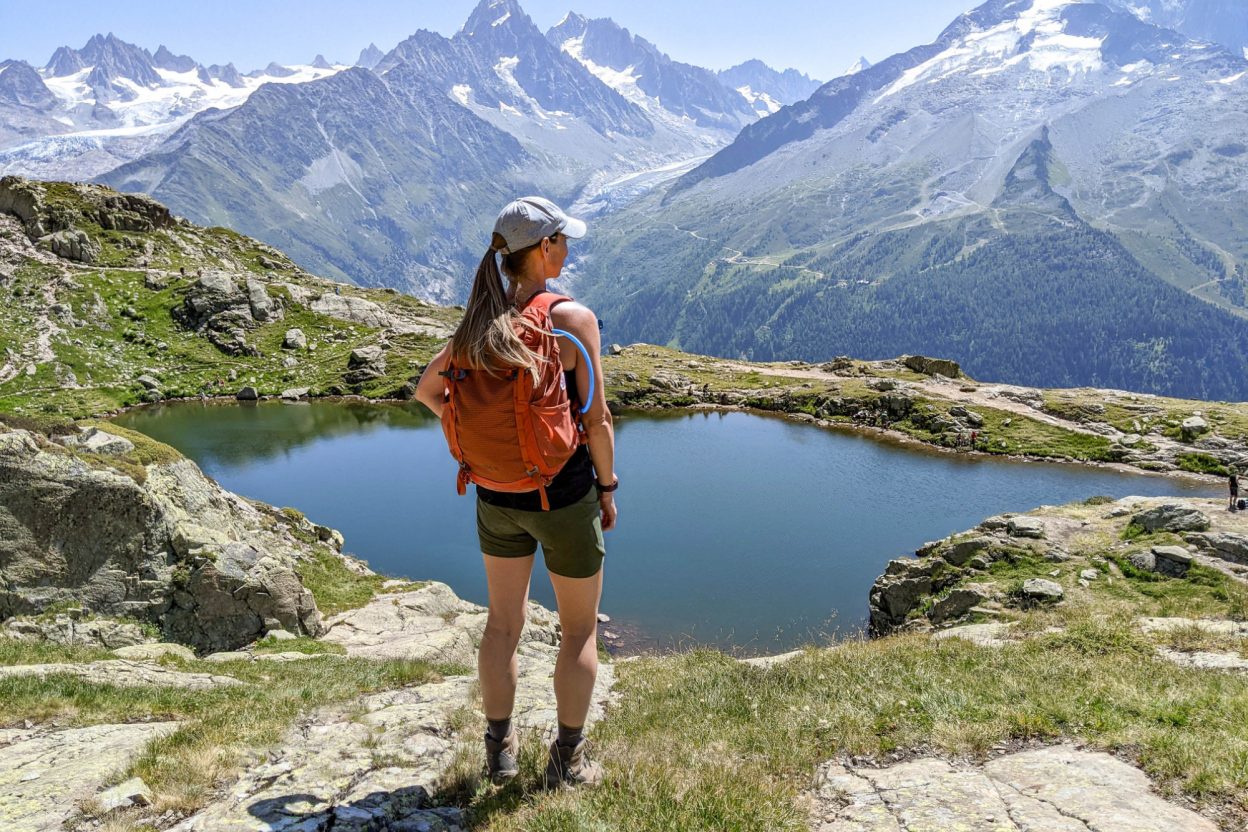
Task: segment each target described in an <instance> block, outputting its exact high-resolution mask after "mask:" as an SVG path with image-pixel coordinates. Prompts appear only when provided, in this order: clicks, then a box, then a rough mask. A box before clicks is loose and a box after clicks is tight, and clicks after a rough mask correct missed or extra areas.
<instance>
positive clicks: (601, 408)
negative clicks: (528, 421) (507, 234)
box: [550, 302, 618, 530]
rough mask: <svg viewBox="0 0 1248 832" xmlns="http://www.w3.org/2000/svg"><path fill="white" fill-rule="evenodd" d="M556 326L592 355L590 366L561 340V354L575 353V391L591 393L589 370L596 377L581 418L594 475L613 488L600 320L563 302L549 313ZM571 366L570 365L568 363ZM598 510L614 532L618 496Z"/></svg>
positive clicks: (602, 498)
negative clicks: (600, 354)
mask: <svg viewBox="0 0 1248 832" xmlns="http://www.w3.org/2000/svg"><path fill="white" fill-rule="evenodd" d="M550 316H551V319H552V321H553V322H554V325H555V326H556V327H558V328H559V329H564V330H567V331H568V332H571V333H572V334H573V335H575V336H576V337H577V339H578V340H579V341H580V342H581V343H582V344H583V345H584V346H585V351H586V352H588V353H589V360H590V365H589V366H587V365H586V363H585V360H584V356H582V355H581V354H580V351H579V350H577V349H576V347H575V345H573V344H571V343H569V342H568V341H567V340H565V339H563V338H561V339H559V340H560V344H559V351H560V353H561V354H563V353H565V352H570V353H574V354H576V356H577V361H576V389H577V390H579V391H581V393H582V395H584V394H585V393H587V392H588V391H589V374H590V367H591V366H592V368H593V374H594V395H593V396H592V397H591V399H590V401H589V402H586V404H587V405H588V409H587V410H586V411H585V412H584V414H583V415H582V416H581V422H582V424H584V425H585V435H586V438H587V439H588V440H589V456H590V459H592V460H593V462H594V472H595V473H596V474H597V477H598V482H599V483H601V484H602V485H610V484H611V483H613V482H615V428H614V425H613V423H612V421H611V411H610V410H608V409H607V395H606V385H605V384H604V383H603V378H602V359H601V358H600V357H599V355H598V354H599V352H601V350H602V340H601V337H600V336H599V334H598V317H597V316H596V315H594V313H593V312H591V311H590V310H589V309H587V308H586V307H584V306H582V305H581V304H579V303H576V302H567V303H561V304H559V305H558V306H556V307H555V308H554V309H552V310H550ZM569 363H571V362H569ZM598 502H599V507H600V508H601V509H602V528H603V529H604V530H606V529H612V528H614V527H615V521H616V518H617V516H618V512H617V510H616V507H615V495H614V494H612V493H610V492H608V493H606V494H602V495H599V497H598Z"/></svg>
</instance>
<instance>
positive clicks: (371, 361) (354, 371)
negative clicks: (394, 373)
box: [342, 344, 386, 384]
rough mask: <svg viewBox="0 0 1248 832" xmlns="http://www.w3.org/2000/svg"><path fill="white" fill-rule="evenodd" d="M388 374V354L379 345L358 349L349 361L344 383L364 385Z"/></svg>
mask: <svg viewBox="0 0 1248 832" xmlns="http://www.w3.org/2000/svg"><path fill="white" fill-rule="evenodd" d="M385 374H386V354H385V352H383V351H382V348H381V347H379V346H377V345H375V344H374V345H371V346H367V347H357V348H356V349H354V350H352V351H351V356H350V357H349V358H348V359H347V372H345V373H343V376H342V378H343V381H345V382H346V383H347V384H363V383H364V382H366V381H372V380H373V379H376V378H381V377H382V376H384V375H385Z"/></svg>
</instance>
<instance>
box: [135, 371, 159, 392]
mask: <svg viewBox="0 0 1248 832" xmlns="http://www.w3.org/2000/svg"><path fill="white" fill-rule="evenodd" d="M135 381H137V382H138V383H139V384H142V385H143V387H144V389H146V390H159V389H160V382H159V381H157V380H156V379H155V378H153V377H152V376H149V375H146V374H145V375H141V376H139V377H138V378H137V379H135Z"/></svg>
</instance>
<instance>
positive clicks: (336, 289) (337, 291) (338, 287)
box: [334, 285, 342, 295]
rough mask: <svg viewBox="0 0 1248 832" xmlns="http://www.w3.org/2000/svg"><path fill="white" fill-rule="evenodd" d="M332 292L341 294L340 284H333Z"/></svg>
mask: <svg viewBox="0 0 1248 832" xmlns="http://www.w3.org/2000/svg"><path fill="white" fill-rule="evenodd" d="M334 294H335V295H341V294H342V287H341V286H337V285H335V286H334Z"/></svg>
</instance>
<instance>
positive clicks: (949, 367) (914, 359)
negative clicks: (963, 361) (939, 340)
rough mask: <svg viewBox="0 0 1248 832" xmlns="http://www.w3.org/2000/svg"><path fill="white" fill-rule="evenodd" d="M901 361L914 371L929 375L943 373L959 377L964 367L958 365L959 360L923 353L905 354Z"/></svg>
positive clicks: (951, 376) (950, 376)
mask: <svg viewBox="0 0 1248 832" xmlns="http://www.w3.org/2000/svg"><path fill="white" fill-rule="evenodd" d="M901 363H902V364H904V365H906V367H908V368H909V369H911V370H913V371H914V372H916V373H922V374H923V375H927V376H931V375H942V376H948V377H949V378H959V377H961V375H962V368H961V367H959V366H958V362H956V361H948V360H945V359H942V358H928V357H926V356H923V355H903V356H902V357H901Z"/></svg>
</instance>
